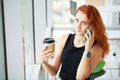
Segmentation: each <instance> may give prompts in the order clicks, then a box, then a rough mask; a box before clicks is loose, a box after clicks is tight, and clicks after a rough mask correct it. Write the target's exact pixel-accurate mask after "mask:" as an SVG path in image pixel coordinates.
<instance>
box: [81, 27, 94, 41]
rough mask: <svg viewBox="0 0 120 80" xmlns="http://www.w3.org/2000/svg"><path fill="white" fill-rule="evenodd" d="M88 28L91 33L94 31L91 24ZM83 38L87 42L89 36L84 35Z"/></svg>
mask: <svg viewBox="0 0 120 80" xmlns="http://www.w3.org/2000/svg"><path fill="white" fill-rule="evenodd" d="M88 30H89V31H90V33H92V27H91V26H90V27H89V28H88ZM85 34H87V35H88V34H89V33H88V32H86V33H85ZM83 40H84V41H85V42H86V41H87V37H86V36H84V37H83Z"/></svg>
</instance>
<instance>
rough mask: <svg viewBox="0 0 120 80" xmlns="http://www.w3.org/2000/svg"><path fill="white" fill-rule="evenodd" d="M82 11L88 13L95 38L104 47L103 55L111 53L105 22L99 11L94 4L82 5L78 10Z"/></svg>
mask: <svg viewBox="0 0 120 80" xmlns="http://www.w3.org/2000/svg"><path fill="white" fill-rule="evenodd" d="M78 11H82V12H83V13H85V14H86V15H87V18H88V24H90V25H91V26H92V29H93V30H94V34H95V40H96V41H97V44H99V45H100V46H101V47H102V48H103V57H104V56H105V55H106V54H108V53H109V43H108V38H107V36H106V32H105V26H104V24H103V21H102V18H101V15H100V13H99V11H98V10H97V9H96V8H95V7H94V6H92V5H82V6H80V7H78V9H77V11H76V12H78Z"/></svg>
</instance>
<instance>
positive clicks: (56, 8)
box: [53, 0, 70, 25]
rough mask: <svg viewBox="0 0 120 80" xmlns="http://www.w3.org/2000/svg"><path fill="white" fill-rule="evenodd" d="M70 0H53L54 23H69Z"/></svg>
mask: <svg viewBox="0 0 120 80" xmlns="http://www.w3.org/2000/svg"><path fill="white" fill-rule="evenodd" d="M68 14H70V1H69V0H53V22H54V25H55V24H70V18H69V17H68Z"/></svg>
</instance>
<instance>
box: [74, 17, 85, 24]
mask: <svg viewBox="0 0 120 80" xmlns="http://www.w3.org/2000/svg"><path fill="white" fill-rule="evenodd" d="M75 20H77V21H79V19H78V18H75ZM81 22H85V23H87V21H81Z"/></svg>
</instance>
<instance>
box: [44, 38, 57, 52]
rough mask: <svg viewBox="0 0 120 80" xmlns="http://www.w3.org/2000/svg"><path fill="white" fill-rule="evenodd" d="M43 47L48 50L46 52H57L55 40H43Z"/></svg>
mask: <svg viewBox="0 0 120 80" xmlns="http://www.w3.org/2000/svg"><path fill="white" fill-rule="evenodd" d="M43 47H44V48H45V49H46V50H48V49H49V50H50V51H52V52H54V51H55V40H54V39H53V38H45V39H44V40H43Z"/></svg>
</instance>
